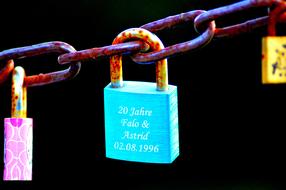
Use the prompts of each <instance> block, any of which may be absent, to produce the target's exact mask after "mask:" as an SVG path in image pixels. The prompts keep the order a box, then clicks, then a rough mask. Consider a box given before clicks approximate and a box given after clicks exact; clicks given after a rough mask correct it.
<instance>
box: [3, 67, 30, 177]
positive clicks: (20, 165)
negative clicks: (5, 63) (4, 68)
mask: <svg viewBox="0 0 286 190" xmlns="http://www.w3.org/2000/svg"><path fill="white" fill-rule="evenodd" d="M24 77H25V71H24V69H23V68H22V67H20V66H18V67H16V68H15V69H14V71H13V76H12V101H11V102H12V111H11V118H5V119H4V173H3V180H20V181H23V180H25V181H26V180H27V181H28V180H32V151H33V120H32V119H31V118H26V115H27V87H26V86H25V85H24Z"/></svg>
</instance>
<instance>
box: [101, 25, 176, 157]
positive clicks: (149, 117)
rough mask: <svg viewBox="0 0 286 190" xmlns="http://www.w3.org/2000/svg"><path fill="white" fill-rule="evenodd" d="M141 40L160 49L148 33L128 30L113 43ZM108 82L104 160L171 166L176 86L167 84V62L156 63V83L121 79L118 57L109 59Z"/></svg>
mask: <svg viewBox="0 0 286 190" xmlns="http://www.w3.org/2000/svg"><path fill="white" fill-rule="evenodd" d="M127 39H141V40H144V41H145V42H146V43H148V44H149V46H150V47H151V48H152V49H153V50H160V49H162V48H164V46H163V44H162V42H161V41H160V39H159V38H158V37H157V36H155V35H154V34H152V33H151V32H149V31H147V30H145V29H141V28H132V29H128V30H126V31H123V32H122V33H120V34H119V35H118V36H117V37H116V38H115V40H114V41H113V44H116V43H122V42H123V41H125V40H127ZM110 66H111V72H110V73H111V83H110V84H108V85H107V86H106V87H105V88H104V112H105V148H106V157H107V158H113V159H118V160H125V161H136V162H147V163H172V162H173V161H174V160H175V159H176V158H177V157H178V155H179V133H178V103H177V87H176V86H173V85H168V76H167V59H164V60H160V61H158V62H157V63H156V83H152V82H138V81H124V82H123V80H122V56H121V55H115V56H113V57H111V59H110Z"/></svg>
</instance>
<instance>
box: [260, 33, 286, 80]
mask: <svg viewBox="0 0 286 190" xmlns="http://www.w3.org/2000/svg"><path fill="white" fill-rule="evenodd" d="M285 82H286V37H280V36H268V37H264V38H262V83H263V84H267V83H269V84H273V83H285Z"/></svg>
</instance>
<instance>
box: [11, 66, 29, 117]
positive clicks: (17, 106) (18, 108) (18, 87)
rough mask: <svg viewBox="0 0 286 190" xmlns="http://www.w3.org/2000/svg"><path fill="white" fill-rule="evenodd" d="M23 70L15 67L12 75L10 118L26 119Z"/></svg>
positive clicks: (25, 89) (25, 91) (25, 92)
mask: <svg viewBox="0 0 286 190" xmlns="http://www.w3.org/2000/svg"><path fill="white" fill-rule="evenodd" d="M24 79H25V70H24V69H23V68H22V67H20V66H17V67H15V69H14V70H13V73H12V89H11V96H12V99H11V100H12V101H11V103H12V109H11V117H12V118H26V117H27V86H26V85H24Z"/></svg>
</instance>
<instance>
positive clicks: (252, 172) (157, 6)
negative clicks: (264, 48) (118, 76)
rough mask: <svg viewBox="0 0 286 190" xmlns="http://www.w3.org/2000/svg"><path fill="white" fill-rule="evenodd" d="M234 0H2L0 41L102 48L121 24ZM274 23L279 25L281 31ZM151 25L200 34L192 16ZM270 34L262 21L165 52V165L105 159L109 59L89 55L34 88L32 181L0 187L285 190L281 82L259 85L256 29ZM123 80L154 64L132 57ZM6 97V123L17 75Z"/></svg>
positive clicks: (164, 36) (1, 106)
mask: <svg viewBox="0 0 286 190" xmlns="http://www.w3.org/2000/svg"><path fill="white" fill-rule="evenodd" d="M234 2H238V1H226V0H224V1H221V0H220V1H210V0H192V1H190V0H177V1H173V0H158V1H151V0H141V1H131V0H126V1H119V0H105V1H91V0H80V1H54V0H52V1H35V2H31V1H19V2H18V1H9V3H7V4H6V3H5V5H1V11H0V12H1V13H0V14H1V15H0V16H1V35H0V50H1V51H2V50H5V49H10V48H15V47H21V46H27V45H32V44H37V43H42V42H48V41H64V42H67V43H69V44H71V45H72V46H74V47H75V48H76V49H77V50H82V49H87V48H93V47H101V46H106V45H110V44H111V42H112V40H113V39H114V38H115V37H116V35H117V34H118V33H120V32H121V31H123V30H125V29H128V28H132V27H139V26H141V25H143V24H146V23H148V22H151V21H154V20H157V19H161V18H164V17H167V16H170V15H175V14H179V13H182V12H187V11H190V10H196V9H203V10H210V9H213V8H217V7H220V6H224V5H228V4H231V3H234ZM1 3H2V2H1ZM265 13H266V8H265V9H256V10H254V9H252V10H250V11H245V12H242V13H236V14H233V15H229V16H226V17H223V18H221V19H218V20H217V22H216V24H217V27H223V26H227V25H229V24H236V23H238V22H242V21H245V20H246V19H250V18H255V17H257V16H259V15H265ZM279 27H280V26H279ZM281 28H282V27H281ZM284 31H285V30H284ZM279 32H281V34H283V28H282V29H281V30H279ZM156 34H157V35H158V36H159V37H160V38H161V40H162V41H163V43H164V44H165V46H168V45H171V44H175V43H179V42H183V41H186V40H190V39H193V38H195V37H197V36H198V34H197V33H196V32H195V31H194V29H193V24H192V23H188V24H185V25H182V26H178V27H176V28H173V29H171V30H166V31H162V32H158V33H156ZM265 35H266V27H261V28H259V29H256V30H253V31H251V32H249V33H243V34H240V35H238V36H235V37H232V38H220V39H213V40H212V41H211V43H210V44H208V45H207V46H206V47H204V48H202V49H198V50H196V51H193V52H189V53H187V54H183V55H180V56H175V57H171V58H169V59H168V61H169V83H170V84H173V85H176V86H177V87H178V95H179V97H178V104H179V135H180V156H179V157H178V158H177V159H176V160H175V162H174V163H173V164H170V165H160V164H159V165H157V164H144V163H134V162H124V161H118V160H112V159H107V158H105V145H104V112H103V102H104V100H103V89H104V87H105V86H106V85H107V84H108V83H109V81H110V78H109V61H108V59H107V58H103V59H100V60H94V61H85V62H83V64H82V69H81V72H80V73H79V75H78V76H77V77H76V78H74V79H72V80H69V81H64V82H60V83H56V84H52V85H48V86H42V87H31V88H29V89H28V116H29V117H32V118H33V119H34V147H33V148H34V150H33V151H34V154H33V181H32V182H18V183H17V182H3V181H1V182H0V184H1V190H2V189H9V188H11V189H15V188H16V189H22V188H28V189H30V188H36V189H42V188H43V187H56V186H62V187H73V186H74V185H80V186H82V187H89V189H95V188H109V187H113V186H115V187H116V188H125V189H135V188H136V189H191V188H192V189H282V188H283V185H284V183H283V178H284V177H285V167H284V165H285V156H283V155H284V151H285V132H284V130H285V129H284V128H285V119H284V118H285V112H284V108H285V105H286V104H285V101H284V100H285V95H286V91H285V89H286V88H285V85H283V84H282V85H262V83H261V38H262V37H263V36H265ZM57 56H58V55H57V54H52V55H46V56H39V57H35V58H27V59H24V60H15V63H16V65H21V66H23V67H24V68H25V70H26V73H27V74H28V75H31V74H36V73H40V72H49V71H55V70H58V69H64V68H66V66H59V65H58V64H57V62H56V59H57ZM124 79H125V80H134V81H155V66H154V65H138V64H135V63H134V62H132V61H131V60H130V59H129V58H128V57H125V58H124ZM0 97H1V98H0V113H1V114H0V116H1V120H2V122H3V119H4V118H5V117H9V116H10V81H7V82H6V83H5V84H3V85H1V88H0ZM2 126H3V125H2ZM2 131H3V130H2ZM1 134H2V135H0V142H1V143H0V147H3V146H4V145H3V133H1ZM1 145H2V146H1ZM0 154H1V155H3V149H1V150H0ZM2 158H3V157H1V159H0V162H1V163H2V164H1V165H0V166H1V173H0V174H1V175H2V171H3V160H2ZM101 185H103V186H102V187H100V186H101ZM2 187H3V188H2Z"/></svg>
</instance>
